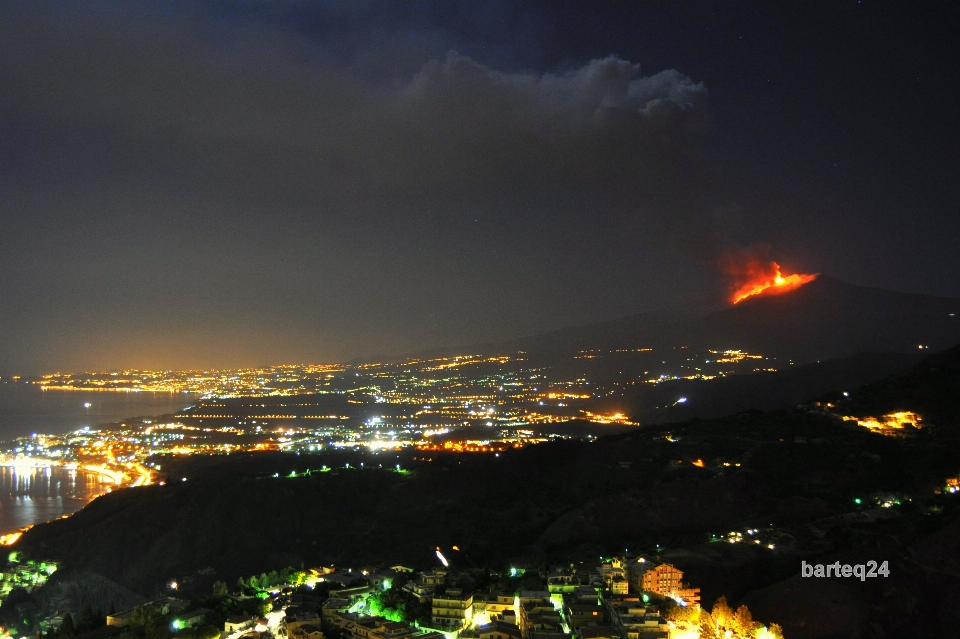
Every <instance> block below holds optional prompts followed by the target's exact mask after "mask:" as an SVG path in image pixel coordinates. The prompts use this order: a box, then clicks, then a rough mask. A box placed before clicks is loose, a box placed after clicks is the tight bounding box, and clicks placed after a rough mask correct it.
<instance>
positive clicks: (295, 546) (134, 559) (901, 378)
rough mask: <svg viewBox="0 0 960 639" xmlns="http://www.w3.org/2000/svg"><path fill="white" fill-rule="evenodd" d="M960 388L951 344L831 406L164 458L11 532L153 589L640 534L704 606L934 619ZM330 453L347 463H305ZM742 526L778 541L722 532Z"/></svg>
mask: <svg viewBox="0 0 960 639" xmlns="http://www.w3.org/2000/svg"><path fill="white" fill-rule="evenodd" d="M958 397H960V347H958V348H953V349H950V350H949V351H946V352H944V353H942V354H939V355H937V356H935V357H933V358H931V359H929V360H926V361H924V362H922V363H921V364H919V365H918V366H916V367H915V368H913V369H911V370H909V371H907V372H904V373H901V374H898V375H896V376H894V377H892V378H890V379H887V380H884V381H881V382H877V383H874V384H870V385H868V386H865V387H863V388H861V389H857V390H853V391H851V392H850V395H849V397H844V396H843V395H839V394H838V395H836V396H831V397H827V398H826V399H825V400H824V402H826V401H832V402H833V403H835V404H836V407H835V408H833V409H831V410H826V409H825V406H824V405H821V406H817V405H815V404H811V405H807V406H803V407H798V408H793V409H790V410H780V411H774V412H768V413H764V412H760V411H748V412H743V413H740V414H736V415H732V416H728V417H724V418H720V419H712V420H691V421H687V422H683V423H676V424H671V425H668V426H663V427H649V428H642V429H638V430H634V431H631V432H628V433H623V434H619V435H611V436H609V437H604V438H601V439H600V440H598V441H596V442H594V443H586V442H573V441H566V442H557V443H553V444H544V445H539V446H534V447H529V448H525V449H522V450H517V451H510V452H508V453H501V454H500V456H499V457H493V456H490V455H437V454H433V455H432V457H431V459H432V461H414V460H413V459H411V454H406V455H399V456H398V455H397V454H395V453H381V454H380V455H366V456H362V457H361V456H354V457H348V456H307V455H300V456H296V455H279V454H278V455H270V454H262V455H255V456H239V455H234V456H229V457H226V456H224V457H215V458H206V459H203V458H185V459H183V460H177V459H173V458H171V459H166V460H164V463H163V465H164V469H165V471H168V474H169V479H170V481H169V482H168V484H167V485H166V486H152V487H147V488H141V489H136V490H127V491H119V492H117V493H113V494H111V495H108V496H105V497H103V498H100V499H97V500H96V501H95V502H93V503H91V504H90V505H89V506H87V507H86V508H85V509H84V510H83V511H81V512H80V513H78V514H77V515H75V516H73V517H70V518H69V519H65V520H59V521H55V522H52V523H49V524H45V525H41V526H37V527H35V528H34V529H32V530H31V531H29V532H28V533H27V534H25V535H24V536H23V538H22V540H21V541H20V542H19V544H18V549H20V550H22V551H23V552H24V553H26V554H27V555H28V556H36V557H38V558H40V557H43V558H50V559H56V560H60V561H63V562H64V565H65V570H64V571H63V572H64V574H67V575H68V574H69V572H70V571H90V572H95V573H98V574H101V575H104V576H106V577H107V578H109V579H111V580H114V581H116V582H118V583H119V584H120V585H122V586H124V587H127V588H130V589H133V590H136V591H138V592H142V593H147V594H149V593H152V592H156V591H157V590H158V589H159V588H161V587H162V584H163V583H164V581H165V580H166V579H169V578H172V577H176V576H178V575H184V574H195V573H196V571H198V570H201V569H205V568H211V569H212V571H208V572H212V573H213V574H215V575H216V579H217V580H223V581H226V582H227V583H231V584H232V583H234V581H235V580H236V578H237V577H238V576H240V575H249V574H259V573H261V572H269V571H270V570H276V569H278V567H282V566H300V565H305V566H308V567H309V566H313V565H319V564H324V565H329V564H331V563H336V564H338V565H358V564H361V563H385V564H394V563H404V564H407V565H414V566H429V565H433V564H434V563H435V557H434V555H433V551H434V549H435V548H436V547H437V546H441V547H443V548H444V549H445V550H446V551H447V553H448V555H449V556H450V558H451V561H452V562H453V564H454V565H455V566H457V567H460V568H474V569H478V570H481V571H482V569H483V568H490V569H493V570H494V571H495V572H496V571H500V570H503V569H504V568H506V567H507V566H508V565H509V563H510V562H511V561H515V560H519V561H523V562H525V563H527V564H528V565H530V566H531V567H534V568H536V567H543V566H546V565H547V564H548V563H549V562H551V561H557V560H572V559H581V558H583V559H589V558H593V559H594V560H596V558H597V557H598V556H600V555H604V554H611V553H615V552H622V551H623V550H624V549H629V550H630V551H631V552H647V553H651V554H657V553H659V554H661V556H662V557H663V559H664V560H669V561H671V562H673V563H675V564H676V565H678V566H679V567H681V568H682V569H684V570H685V571H686V573H687V578H688V579H689V581H690V582H692V583H693V584H694V585H696V586H698V587H701V588H702V589H703V601H704V603H705V604H706V605H707V606H710V605H711V602H712V601H713V600H714V599H716V598H717V597H718V596H720V595H721V594H724V595H726V596H727V597H728V598H729V599H730V601H731V602H732V603H733V604H736V605H739V604H740V603H742V602H744V601H746V602H747V603H748V604H749V607H750V609H751V610H752V611H753V613H754V614H755V615H756V616H757V617H758V618H760V619H765V620H771V621H777V622H779V623H780V624H781V625H782V626H784V629H785V634H786V635H787V636H788V637H791V638H792V639H798V638H803V637H828V636H852V635H853V634H855V633H859V635H860V636H881V635H879V634H876V628H881V629H882V630H883V632H884V633H885V635H883V636H887V637H896V636H940V635H941V633H942V631H943V629H944V628H950V627H956V626H957V621H958V620H957V619H956V618H955V617H956V615H957V612H956V611H957V610H960V519H958V515H960V508H958V503H957V502H960V495H953V494H944V491H943V487H944V483H945V480H946V478H948V477H956V476H957V474H958V473H960V439H958V437H960V404H958V402H960V400H958ZM892 410H913V411H916V412H919V413H921V414H922V415H924V416H925V422H924V428H923V429H922V430H920V431H917V432H913V433H910V434H909V436H907V437H903V438H892V437H885V436H881V435H878V434H875V433H871V432H867V431H866V430H865V429H863V428H859V427H856V426H852V425H851V422H843V421H841V420H840V419H839V418H838V417H837V414H853V415H861V416H866V415H874V416H879V415H881V414H883V413H885V412H890V411H892ZM695 461H696V462H698V463H699V462H700V461H702V462H703V466H704V467H702V468H701V467H698V466H696V465H694V464H693V462H695ZM361 462H362V463H363V464H364V466H363V467H362V468H360V467H359V465H360V463H361ZM397 463H399V464H401V467H402V468H403V469H404V470H410V471H411V472H403V473H401V472H397V471H396V470H395V465H396V464H397ZM346 464H350V466H351V468H349V469H348V468H344V467H343V466H345V465H346ZM323 465H327V466H328V467H334V466H336V467H337V468H336V469H335V470H330V471H328V472H312V473H310V474H305V473H304V471H306V470H307V469H314V470H319V469H321V468H322V466H323ZM291 471H293V472H294V473H296V476H290V474H291ZM274 474H276V475H277V476H274ZM180 477H187V478H188V481H186V482H183V481H179V478H180ZM938 493H940V494H938ZM858 499H859V500H860V502H859V503H857V502H856V500H858ZM890 500H896V501H897V502H899V503H898V504H897V505H895V506H893V507H890V508H882V507H880V506H879V504H880V503H882V502H884V501H890ZM851 513H854V515H853V516H850V514H851ZM747 528H758V529H763V531H764V535H767V539H768V540H769V541H770V542H771V543H773V544H774V545H775V546H776V549H775V550H768V549H767V548H766V547H765V545H764V546H760V545H747V544H728V543H726V542H724V541H718V542H717V541H715V542H711V539H712V538H721V539H723V538H725V535H726V534H727V533H728V532H729V531H738V530H739V531H743V530H745V529H747ZM765 544H766V542H765ZM453 545H457V546H458V547H459V548H460V549H461V550H460V551H459V552H456V551H452V550H448V549H450V548H451V547H452V546H453ZM801 559H804V560H806V561H808V562H816V563H827V562H830V563H832V562H833V561H841V563H864V562H865V561H867V560H869V559H874V560H877V561H884V560H887V561H889V562H890V572H891V576H890V577H889V578H884V579H873V580H868V581H866V582H864V583H861V582H860V581H856V580H837V579H834V580H826V579H820V580H817V579H800V578H799V576H798V575H799V570H800V561H801ZM60 574H61V573H59V572H58V573H56V575H55V576H59V575H60ZM402 603H404V602H403V601H401V600H400V599H390V598H389V596H387V598H385V599H384V601H383V602H382V605H383V607H384V609H393V610H400V604H402ZM814 611H816V612H814ZM404 614H408V613H404ZM414 614H415V613H414ZM871 633H873V634H872V635H871ZM145 639H154V638H153V637H147V638H145Z"/></svg>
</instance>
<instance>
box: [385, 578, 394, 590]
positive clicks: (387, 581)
mask: <svg viewBox="0 0 960 639" xmlns="http://www.w3.org/2000/svg"><path fill="white" fill-rule="evenodd" d="M391 588H393V581H391V580H390V579H384V580H383V589H384V590H390V589H391Z"/></svg>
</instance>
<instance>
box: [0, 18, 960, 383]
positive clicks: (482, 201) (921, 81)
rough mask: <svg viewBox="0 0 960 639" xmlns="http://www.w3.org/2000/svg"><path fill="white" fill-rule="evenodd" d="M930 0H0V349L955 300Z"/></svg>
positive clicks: (343, 338)
mask: <svg viewBox="0 0 960 639" xmlns="http://www.w3.org/2000/svg"><path fill="white" fill-rule="evenodd" d="M954 17H955V16H954V9H953V8H952V5H949V4H944V5H939V4H938V5H929V6H925V7H922V8H917V7H911V6H908V5H899V6H898V5H884V4H877V3H872V2H864V3H859V2H843V3H836V4H833V5H831V6H829V7H820V8H818V9H817V10H813V9H812V8H809V7H808V8H800V7H794V8H790V9H784V8H782V7H773V6H770V7H754V8H751V9H750V10H749V11H746V10H743V9H742V8H739V7H734V6H729V5H724V4H716V3H706V4H699V3H691V4H683V5H680V6H675V5H664V4H658V3H649V4H642V5H639V6H636V5H633V4H623V5H619V4H613V5H608V6H605V7H603V8H597V7H593V6H587V5H584V4H579V3H547V4H543V3H511V2H485V3H481V4H477V3H448V2H422V3H386V2H370V3H347V4H342V3H306V2H269V3H248V2H216V3H180V2H173V3H151V2H138V3H122V4H119V3H92V4H85V5H69V6H62V5H60V4H56V3H42V2H31V3H27V4H9V5H6V6H4V8H3V9H2V14H0V24H2V26H0V29H2V36H0V60H2V61H0V78H2V83H3V86H4V91H3V97H2V99H0V131H2V136H3V140H4V142H3V145H2V149H0V167H2V172H0V173H2V176H0V180H2V182H0V183H2V189H0V204H2V206H3V211H4V214H3V217H4V224H3V233H2V239H0V242H2V246H0V260H2V268H0V290H2V291H3V296H4V303H3V306H2V308H0V331H2V333H3V334H4V335H5V336H6V339H5V340H4V341H3V344H2V345H0V373H7V374H13V373H20V374H27V373H28V374H37V373H43V372H54V371H60V370H63V371H81V370H88V371H94V370H108V369H115V368H124V367H127V368H130V367H141V368H173V369H184V368H200V367H220V368H224V367H231V366H247V365H269V364H280V363H284V362H299V363H309V362H333V361H349V360H352V359H354V358H379V357H384V356H390V355H398V354H410V353H415V352H418V351H420V350H423V349H428V348H434V347H439V346H464V345H468V344H475V343H483V342H491V341H497V340H500V339H506V338H514V337H520V336H524V335H531V334H536V333H540V332H544V331H547V330H551V329H556V328H559V327H562V326H570V325H576V324H584V323H589V322H595V321H601V320H609V319H616V318H619V317H622V316H627V315H631V314H634V313H638V312H645V311H651V310H656V309H659V308H662V307H664V306H669V305H671V304H676V303H688V302H693V301H697V300H701V299H707V298H713V297H717V296H726V295H728V293H729V291H730V289H731V286H732V285H733V283H732V282H731V278H730V277H729V275H728V271H729V270H730V262H731V259H732V260H733V261H734V262H735V263H738V262H739V261H742V260H743V259H746V256H755V255H757V256H759V257H760V258H761V259H762V260H763V261H764V262H768V261H771V260H775V261H777V262H778V263H779V264H780V265H781V266H782V267H783V269H784V273H785V274H787V273H794V272H799V273H825V274H829V275H830V276H833V277H836V278H839V279H842V280H845V281H849V282H852V283H856V284H861V285H867V286H874V287H882V288H890V289H894V290H899V291H904V292H915V293H928V294H936V295H942V296H957V295H960V284H958V282H960V278H957V277H956V273H957V269H956V264H955V261H954V257H953V256H954V255H956V254H957V251H958V249H960V246H958V244H957V242H958V236H960V228H958V224H960V222H958V218H957V216H956V211H957V205H958V192H957V188H958V187H957V180H956V179H955V178H956V175H957V174H958V166H957V156H956V153H955V149H956V148H957V142H958V140H957V127H956V118H955V115H956V112H957V106H958V104H957V90H956V85H955V83H953V82H951V81H950V79H951V78H955V77H956V71H957V66H956V65H957V62H956V59H957V56H953V55H949V54H948V53H947V52H950V51H954V50H955V45H954V44H953V40H954V35H955V34H954V33H953V32H952V29H951V26H952V24H953V23H952V22H951V19H953V18H954Z"/></svg>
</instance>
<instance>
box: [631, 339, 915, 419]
mask: <svg viewBox="0 0 960 639" xmlns="http://www.w3.org/2000/svg"><path fill="white" fill-rule="evenodd" d="M923 359H924V356H923V355H922V354H920V353H919V352H910V353H858V354H856V355H853V356H851V357H846V358H844V359H839V360H831V361H827V362H815V363H812V364H805V365H803V366H797V367H793V368H786V369H784V370H780V371H776V372H762V373H753V374H749V375H728V376H726V377H718V378H716V379H710V380H699V379H678V380H673V381H667V382H662V383H659V384H644V385H642V386H640V387H639V390H638V391H625V392H624V399H623V400H621V399H620V398H617V402H618V403H617V406H616V408H617V410H621V411H623V412H625V413H627V414H629V415H630V416H631V417H633V419H634V420H635V421H638V422H640V423H641V424H662V423H667V422H679V421H684V420H688V419H693V418H699V419H711V418H714V417H722V416H724V415H730V414H732V413H740V412H743V411H745V410H751V409H756V410H776V409H779V408H790V407H794V406H796V405H798V404H805V403H807V402H810V401H812V400H815V399H817V398H819V397H820V396H821V395H824V394H826V393H829V392H831V391H837V392H841V391H843V390H847V389H853V388H856V387H858V386H863V385H865V384H869V383H871V382H875V381H879V380H881V379H884V378H887V377H890V376H891V375H895V374H897V373H900V372H901V371H903V370H905V369H908V368H910V366H911V365H914V364H916V363H917V362H920V361H921V360H923ZM681 397H682V398H683V399H684V401H683V402H681V403H678V402H677V399H678V398H681ZM624 400H625V401H624ZM886 412H889V411H886Z"/></svg>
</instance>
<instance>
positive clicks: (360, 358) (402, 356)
mask: <svg viewBox="0 0 960 639" xmlns="http://www.w3.org/2000/svg"><path fill="white" fill-rule="evenodd" d="M817 280H819V281H821V283H822V282H824V281H828V282H829V281H833V282H839V283H841V284H844V285H848V286H853V287H858V288H863V289H869V290H875V291H884V292H888V293H896V294H901V295H915V296H923V297H929V298H938V299H943V300H957V301H958V302H960V296H956V297H952V296H944V295H934V294H930V293H917V292H908V291H900V290H894V289H889V288H883V287H877V286H865V285H861V284H854V283H852V282H847V281H844V280H841V279H839V278H836V277H831V276H829V275H825V274H822V273H817ZM817 280H815V281H817ZM790 292H792V291H790ZM790 292H787V293H782V294H783V295H787V294H789V293H790ZM760 297H769V295H762V296H760ZM698 304H708V305H709V304H721V305H722V306H723V307H724V308H733V307H734V306H736V305H735V304H733V303H732V302H731V301H730V298H729V295H716V296H711V297H702V298H699V299H695V300H689V301H685V302H675V303H672V304H667V305H664V306H661V307H659V308H656V309H652V310H648V311H641V312H638V313H631V314H628V315H620V316H615V317H610V318H606V319H601V320H597V321H592V322H583V323H579V324H567V325H563V326H557V327H553V328H548V329H544V330H541V331H538V332H533V333H525V334H521V335H515V336H509V337H505V338H501V339H498V340H496V341H484V342H478V341H474V342H472V343H467V344H461V345H456V344H453V345H450V344H442V345H432V346H426V347H423V348H419V349H416V350H415V351H407V352H405V353H393V354H380V355H354V356H352V357H348V358H343V359H327V360H323V359H314V360H300V361H289V360H288V361H286V362H282V361H276V360H274V361H272V362H264V361H261V362H258V363H246V364H240V365H218V366H186V367H172V366H162V367H147V366H113V367H105V368H89V369H83V370H80V369H74V370H72V371H70V370H67V369H66V368H65V367H63V368H60V369H57V370H43V371H0V379H3V378H7V379H9V378H10V377H13V376H19V377H30V378H38V377H42V376H44V375H52V374H72V375H77V374H98V373H113V372H120V371H124V370H127V371H133V370H137V371H144V372H160V371H177V372H189V371H228V370H229V371H235V370H244V369H263V368H276V367H283V366H311V365H348V366H352V365H362V364H368V363H375V362H392V363H399V362H401V361H404V360H410V359H418V358H421V357H427V356H432V357H456V356H466V355H478V354H481V353H475V352H471V351H470V349H482V348H488V347H491V346H495V345H497V344H500V343H505V342H513V341H520V340H524V339H533V338H536V337H542V336H547V335H551V334H553V333H557V332H561V331H564V330H569V329H575V328H585V327H590V326H595V325H602V324H608V323H615V322H617V321H619V320H625V319H629V318H632V317H642V316H645V315H656V314H658V313H662V312H668V311H679V310H685V309H688V308H691V307H695V306H696V305H698ZM446 351H454V352H451V353H449V354H446V355H439V354H438V352H446ZM512 352H513V351H511V353H512ZM488 354H491V353H488ZM500 354H510V353H506V352H504V353H500ZM162 392H165V391H162Z"/></svg>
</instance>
